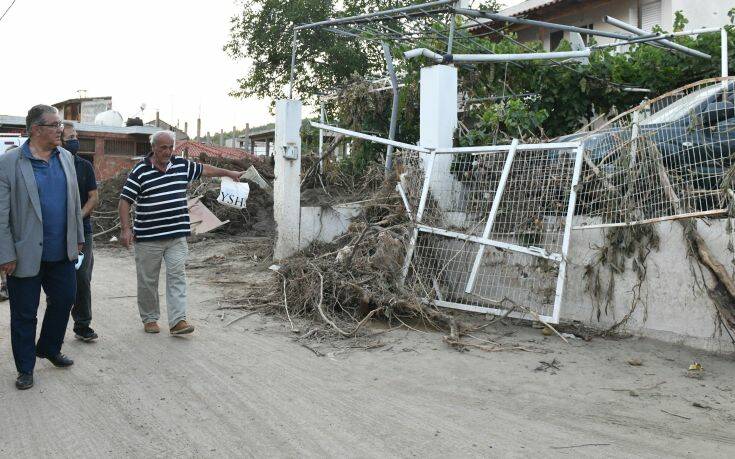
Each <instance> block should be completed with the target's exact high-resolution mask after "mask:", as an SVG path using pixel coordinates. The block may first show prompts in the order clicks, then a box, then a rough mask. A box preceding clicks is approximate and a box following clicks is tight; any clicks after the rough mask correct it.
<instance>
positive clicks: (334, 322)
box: [268, 180, 450, 337]
mask: <svg viewBox="0 0 735 459" xmlns="http://www.w3.org/2000/svg"><path fill="white" fill-rule="evenodd" d="M363 214H364V218H363V219H362V220H356V221H354V222H353V223H352V224H351V225H350V228H349V230H348V232H347V233H346V234H344V235H343V236H341V237H339V238H337V239H336V240H335V241H334V242H332V243H329V244H324V243H313V244H311V245H310V246H309V247H307V248H306V249H304V250H303V251H301V252H299V253H297V254H296V255H294V256H292V257H290V258H288V259H286V260H285V261H284V262H282V263H281V264H280V265H278V266H274V270H275V271H276V273H277V274H278V275H277V276H274V277H273V279H274V282H275V285H274V288H273V291H274V292H277V293H274V296H275V297H276V298H273V299H269V300H268V301H270V302H271V304H273V303H280V304H281V305H282V306H279V307H283V308H284V309H285V311H284V312H285V313H286V314H287V315H288V318H289V320H292V319H293V318H295V317H306V318H313V319H317V320H319V321H323V322H325V323H326V324H328V325H329V326H330V327H331V328H332V329H333V330H334V331H335V332H336V333H338V334H339V335H342V336H346V337H349V336H356V334H357V333H358V331H359V330H360V328H361V327H362V325H363V324H364V323H365V322H367V321H368V320H369V319H370V318H371V317H375V316H380V317H383V318H385V319H387V320H388V322H389V324H394V323H396V322H399V323H403V321H404V320H406V319H409V320H411V321H414V320H416V319H421V320H424V321H425V322H427V323H429V324H431V325H434V326H435V327H436V328H444V329H446V328H447V327H448V324H449V321H450V318H449V316H447V315H445V314H443V313H441V312H439V311H438V310H436V309H435V308H433V307H430V306H426V305H425V304H424V303H423V302H422V301H421V299H422V298H425V297H426V293H423V294H422V293H420V292H415V291H413V290H411V289H410V288H409V287H408V286H404V285H403V282H402V279H401V270H402V266H403V260H404V256H405V253H406V242H407V240H408V234H409V229H410V226H409V225H410V224H409V220H408V218H407V215H406V213H405V210H404V208H403V204H402V202H401V198H400V196H399V195H398V194H397V193H396V192H395V181H394V180H388V181H386V182H385V183H384V185H383V187H382V188H381V189H380V190H378V192H377V193H375V194H374V195H373V196H372V197H371V198H370V199H368V200H366V201H365V202H364V207H363ZM273 300H275V301H273Z"/></svg>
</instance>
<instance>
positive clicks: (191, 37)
mask: <svg viewBox="0 0 735 459" xmlns="http://www.w3.org/2000/svg"><path fill="white" fill-rule="evenodd" d="M520 1H521V0H506V1H505V2H504V3H505V4H507V5H512V4H515V3H519V2H520ZM11 3H12V0H0V15H1V14H2V12H4V11H5V9H6V8H7V7H8V6H9V5H10V4H11ZM239 4H240V3H239V2H238V1H237V0H209V1H206V2H202V1H198V0H197V1H181V0H145V1H144V0H125V1H123V0H66V1H60V0H16V1H15V4H14V5H13V6H12V8H10V10H9V11H8V13H7V15H6V16H5V17H4V18H3V19H2V20H0V53H1V54H0V55H1V56H2V57H0V62H2V63H1V64H0V73H1V74H2V76H1V77H0V83H1V84H0V114H3V115H15V116H25V114H26V113H27V111H28V109H29V108H30V107H32V106H33V105H36V104H39V103H45V104H53V103H56V102H60V101H62V100H66V99H71V98H74V97H78V96H79V94H80V93H79V90H85V93H86V95H87V96H88V97H103V96H111V97H112V106H113V109H114V110H117V111H118V112H120V113H121V114H122V116H123V118H124V119H127V118H128V117H134V116H141V112H140V107H141V105H142V104H145V105H146V109H145V111H144V112H143V118H144V121H150V120H152V119H155V116H156V110H159V111H160V117H161V119H162V120H164V121H166V122H168V123H171V124H173V125H176V123H177V122H178V123H179V126H180V127H181V128H182V129H183V127H184V122H188V123H189V134H190V135H195V134H196V119H197V117H198V116H199V115H200V114H201V118H202V135H204V134H206V132H207V131H209V132H211V133H212V134H214V133H215V132H219V131H220V129H224V130H225V132H227V131H230V130H231V129H232V126H237V128H238V129H242V128H244V127H245V123H250V126H251V127H254V126H258V125H261V124H266V123H269V122H272V121H273V116H272V115H271V114H270V112H269V107H270V100H257V99H235V98H233V97H230V96H229V95H228V92H229V91H230V90H232V89H234V88H235V87H236V82H237V78H238V77H239V76H242V75H244V74H245V73H246V72H247V69H248V65H249V63H248V62H247V61H234V60H232V59H231V58H230V57H229V56H227V55H226V54H225V53H224V52H223V51H222V47H223V45H224V44H225V43H226V42H227V40H228V36H229V28H230V26H229V19H230V18H231V17H232V16H233V15H235V14H237V12H238V5H239ZM9 66H10V67H12V70H11V69H9V68H8V67H9Z"/></svg>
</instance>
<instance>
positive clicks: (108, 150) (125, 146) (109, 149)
mask: <svg viewBox="0 0 735 459" xmlns="http://www.w3.org/2000/svg"><path fill="white" fill-rule="evenodd" d="M105 154H106V155H120V156H135V142H134V141H132V140H105Z"/></svg>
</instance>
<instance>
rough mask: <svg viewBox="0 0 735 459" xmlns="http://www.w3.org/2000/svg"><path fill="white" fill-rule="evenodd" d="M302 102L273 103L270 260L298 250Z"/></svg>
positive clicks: (281, 257) (286, 255) (289, 254)
mask: <svg viewBox="0 0 735 459" xmlns="http://www.w3.org/2000/svg"><path fill="white" fill-rule="evenodd" d="M300 128H301V101H298V100H279V101H276V132H275V148H274V150H275V151H274V152H273V155H274V157H275V171H274V172H275V176H276V178H275V181H274V182H273V217H274V219H275V220H276V245H275V248H274V254H273V258H274V259H275V260H280V259H283V258H287V257H289V256H291V255H293V254H294V253H296V252H297V251H298V250H299V230H300V220H301V136H300V134H299V130H300Z"/></svg>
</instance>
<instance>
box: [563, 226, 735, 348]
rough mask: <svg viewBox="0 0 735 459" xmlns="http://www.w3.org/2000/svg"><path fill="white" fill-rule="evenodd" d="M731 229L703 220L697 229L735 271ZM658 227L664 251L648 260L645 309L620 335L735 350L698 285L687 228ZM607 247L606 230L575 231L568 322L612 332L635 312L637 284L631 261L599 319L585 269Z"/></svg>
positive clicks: (567, 297) (710, 282)
mask: <svg viewBox="0 0 735 459" xmlns="http://www.w3.org/2000/svg"><path fill="white" fill-rule="evenodd" d="M725 225H726V222H725V221H724V220H712V221H709V222H707V223H704V222H703V221H699V222H698V226H697V228H698V230H699V233H700V234H701V235H702V237H703V239H704V240H705V241H706V242H707V244H708V246H709V248H710V250H711V251H712V253H713V254H714V255H715V256H716V257H717V258H718V259H719V261H720V262H721V263H722V264H723V265H724V266H725V267H726V269H728V271H730V273H732V272H733V268H734V266H733V263H732V260H733V258H734V256H733V254H732V253H731V252H729V251H728V250H727V245H728V235H727V233H726V231H725ZM655 226H656V229H657V231H658V234H659V236H660V239H661V243H660V249H659V250H658V251H652V252H651V253H650V255H649V256H648V260H647V266H648V271H647V276H646V281H645V282H644V283H643V287H642V289H641V296H642V298H643V305H639V306H638V309H637V310H636V311H635V312H634V313H633V315H632V316H631V318H630V319H629V320H628V321H627V323H626V324H625V325H624V326H622V327H621V328H620V331H623V332H628V333H631V334H633V335H636V336H645V337H650V338H655V339H659V340H662V341H667V342H672V343H678V344H684V345H687V346H691V347H696V348H700V349H705V350H708V351H713V352H723V353H731V352H733V351H734V350H735V346H733V344H732V342H731V341H730V338H729V337H728V336H727V332H726V331H725V330H721V329H720V327H719V325H718V324H717V320H716V317H715V309H714V306H713V304H712V301H711V300H710V298H709V297H708V295H707V292H706V291H703V290H702V289H701V288H699V287H697V285H696V281H695V279H694V277H693V275H692V271H691V269H690V260H689V259H688V258H687V248H686V244H685V241H684V238H683V235H682V227H681V225H680V224H679V223H677V222H662V223H658V224H656V225H655ZM602 243H603V233H602V230H599V229H590V230H575V231H572V239H571V245H570V249H569V255H568V261H569V264H568V265H567V266H568V267H567V279H566V284H565V289H564V298H563V302H562V309H561V318H562V320H579V321H581V322H583V323H585V324H587V325H590V326H593V327H597V328H609V327H610V326H611V325H613V324H614V323H616V322H617V321H618V320H620V319H621V318H623V317H624V316H625V314H626V313H627V312H628V311H629V308H630V303H631V299H632V292H631V290H632V287H633V286H634V285H635V280H636V277H635V273H634V272H633V270H632V269H631V266H630V261H629V262H628V265H627V267H626V272H625V273H624V274H623V275H618V276H617V278H616V279H615V280H616V285H615V297H614V301H613V302H612V310H611V311H609V314H607V315H605V313H604V306H603V313H602V315H601V317H600V320H599V321H598V320H597V317H596V314H595V307H594V305H593V300H592V298H591V296H590V294H589V293H587V292H586V291H585V279H584V272H585V266H586V265H587V264H588V263H589V262H590V261H591V260H592V259H593V257H594V255H595V250H594V246H595V245H601V244H602ZM691 261H694V260H691ZM697 269H698V270H699V268H697ZM705 279H706V280H707V284H708V285H709V286H712V285H714V282H713V279H712V277H711V276H710V275H709V273H708V272H706V271H705ZM646 315H647V317H646Z"/></svg>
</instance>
